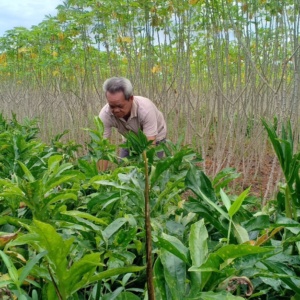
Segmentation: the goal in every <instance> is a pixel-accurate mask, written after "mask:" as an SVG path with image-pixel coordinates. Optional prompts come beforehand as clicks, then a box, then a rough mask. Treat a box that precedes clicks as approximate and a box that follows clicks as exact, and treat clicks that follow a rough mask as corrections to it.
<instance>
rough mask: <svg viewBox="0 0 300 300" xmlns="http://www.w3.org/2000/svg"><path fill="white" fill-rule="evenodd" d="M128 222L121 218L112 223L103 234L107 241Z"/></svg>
mask: <svg viewBox="0 0 300 300" xmlns="http://www.w3.org/2000/svg"><path fill="white" fill-rule="evenodd" d="M127 221H128V220H127V219H125V218H119V219H117V220H114V221H113V222H112V223H110V224H109V225H108V226H107V227H106V228H105V229H104V230H103V232H102V234H103V236H104V237H105V238H106V239H109V238H110V237H111V236H112V235H113V234H114V233H116V232H117V231H118V230H119V229H120V228H121V227H122V226H123V225H124V224H125V223H126V222H127Z"/></svg>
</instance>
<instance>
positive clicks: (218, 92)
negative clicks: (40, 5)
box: [0, 0, 300, 199]
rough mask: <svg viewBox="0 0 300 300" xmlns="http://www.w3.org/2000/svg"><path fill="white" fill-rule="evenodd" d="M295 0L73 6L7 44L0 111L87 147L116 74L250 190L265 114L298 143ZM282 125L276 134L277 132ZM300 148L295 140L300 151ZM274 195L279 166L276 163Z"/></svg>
mask: <svg viewBox="0 0 300 300" xmlns="http://www.w3.org/2000/svg"><path fill="white" fill-rule="evenodd" d="M299 6H300V4H299V1H298V0H272V1H267V0H241V1H233V0H198V1H197V0H189V1H179V0H173V1H171V0H170V1H164V0H157V1H139V0H126V1H125V0H111V1H100V0H68V1H64V2H62V4H61V5H59V6H58V7H57V15H56V16H47V17H45V20H44V21H43V22H41V23H40V24H39V25H38V26H33V27H32V28H31V29H25V28H22V27H19V28H13V29H11V30H8V31H7V32H6V33H5V34H4V36H3V37H1V39H0V90H1V93H0V97H1V99H0V100H1V110H2V111H3V113H4V114H5V115H6V116H8V115H10V114H11V112H12V111H13V112H15V113H16V114H17V116H18V118H23V117H25V116H26V117H29V118H33V117H38V118H40V123H39V127H40V128H41V135H42V138H43V139H44V140H45V141H47V140H49V137H50V136H53V134H56V133H59V132H62V131H63V130H65V129H68V130H70V132H69V137H70V138H71V139H74V140H76V142H78V143H82V142H83V141H85V140H86V135H85V134H84V133H83V132H82V130H80V128H82V127H86V126H89V125H90V124H91V120H92V118H93V116H94V115H97V114H98V112H99V110H100V108H101V107H102V105H103V104H104V103H105V99H104V95H103V93H102V88H101V86H102V83H103V81H104V80H105V79H106V78H107V77H110V76H115V75H121V76H126V77H128V78H129V79H130V80H132V82H133V84H134V88H135V93H136V94H142V95H144V96H147V97H149V98H150V99H152V100H153V101H154V102H155V103H156V104H157V106H158V107H159V108H160V109H161V110H162V111H163V112H164V114H165V116H166V119H167V122H168V125H169V139H171V140H173V141H177V140H178V139H179V137H180V136H183V137H184V141H183V142H184V143H185V144H192V145H193V146H194V147H195V148H196V149H198V150H199V151H200V153H201V154H202V156H203V157H204V158H206V157H210V158H211V160H212V161H213V164H212V165H210V166H207V165H204V168H205V169H206V171H207V172H208V173H209V174H212V175H215V174H217V173H218V171H220V170H221V169H222V168H223V167H226V166H234V167H237V168H238V169H239V170H241V171H242V173H243V182H242V186H247V184H248V182H249V181H250V176H254V177H255V176H256V175H257V174H258V173H259V172H260V170H261V168H262V165H263V162H264V161H265V158H266V155H267V153H268V152H269V147H268V144H267V139H266V135H265V132H264V130H263V128H262V125H261V122H260V118H261V117H265V118H267V119H272V118H273V117H274V115H276V116H277V117H278V122H279V124H281V123H282V122H285V120H286V119H289V120H290V121H291V124H292V125H293V128H294V131H295V132H294V136H295V139H296V140H298V135H299V132H298V127H299V126H298V122H299V121H298V120H299V101H298V98H299V86H300V84H299V9H300V7H299ZM279 128H280V126H279ZM295 145H297V143H295ZM271 163H272V166H273V168H271V171H270V177H269V182H268V184H267V185H266V186H265V188H264V189H263V190H262V191H261V196H262V198H265V199H266V198H267V197H268V195H269V194H270V192H271V191H272V190H273V187H274V183H276V182H277V181H278V179H279V178H277V177H275V173H273V171H274V170H275V167H276V166H277V160H276V159H275V158H273V159H272V161H271Z"/></svg>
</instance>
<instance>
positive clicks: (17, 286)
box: [0, 250, 47, 300]
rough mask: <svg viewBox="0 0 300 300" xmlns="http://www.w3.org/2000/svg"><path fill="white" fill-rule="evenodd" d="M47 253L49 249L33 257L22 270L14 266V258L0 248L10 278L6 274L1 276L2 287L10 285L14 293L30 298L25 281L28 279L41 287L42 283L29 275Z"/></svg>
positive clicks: (24, 298)
mask: <svg viewBox="0 0 300 300" xmlns="http://www.w3.org/2000/svg"><path fill="white" fill-rule="evenodd" d="M46 254H47V251H44V252H41V253H39V254H38V255H36V256H34V257H33V258H31V260H30V261H28V262H27V264H26V265H25V266H24V267H22V268H21V269H20V270H17V269H16V267H15V266H14V264H13V262H12V260H11V259H10V258H9V256H8V255H6V254H5V252H3V251H2V250H0V256H1V258H2V260H3V262H4V264H5V266H6V268H7V270H8V275H9V276H8V278H7V279H4V276H1V277H0V279H1V281H0V289H1V288H3V287H9V290H10V291H11V292H13V294H14V295H15V296H16V297H17V298H18V299H21V300H26V299H28V294H27V292H26V291H24V290H23V289H22V287H21V286H22V285H23V283H24V282H25V281H26V282H28V283H30V284H32V285H33V286H35V287H37V288H40V285H39V284H38V283H37V282H35V281H34V280H31V279H30V278H28V275H29V274H30V272H31V270H32V269H33V268H34V266H35V265H36V264H37V263H38V262H39V260H40V259H41V258H42V257H43V256H45V255H46Z"/></svg>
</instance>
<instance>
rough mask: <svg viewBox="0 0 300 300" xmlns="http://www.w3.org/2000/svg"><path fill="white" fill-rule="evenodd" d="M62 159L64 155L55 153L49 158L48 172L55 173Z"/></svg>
mask: <svg viewBox="0 0 300 300" xmlns="http://www.w3.org/2000/svg"><path fill="white" fill-rule="evenodd" d="M61 161H62V155H53V156H50V157H49V159H48V172H49V174H50V173H55V171H56V170H57V169H58V167H59V164H60V162H61Z"/></svg>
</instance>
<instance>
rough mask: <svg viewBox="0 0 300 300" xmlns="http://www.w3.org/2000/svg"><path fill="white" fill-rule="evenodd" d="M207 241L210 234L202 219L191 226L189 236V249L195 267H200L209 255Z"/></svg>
mask: <svg viewBox="0 0 300 300" xmlns="http://www.w3.org/2000/svg"><path fill="white" fill-rule="evenodd" d="M207 239H208V233H207V230H206V227H205V225H204V220H203V219H202V220H200V221H198V222H196V223H194V224H193V225H192V226H191V232H190V236H189V249H190V253H191V259H192V263H193V266H200V265H202V264H203V263H204V262H205V260H206V258H207V254H208V246H207Z"/></svg>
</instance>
